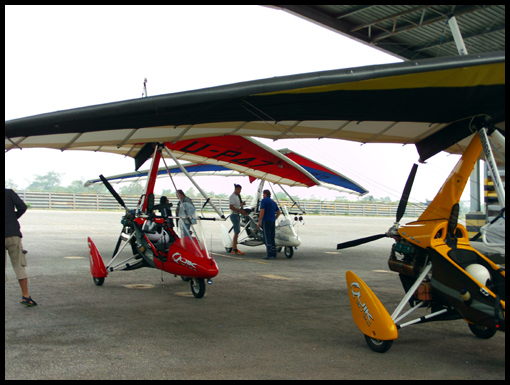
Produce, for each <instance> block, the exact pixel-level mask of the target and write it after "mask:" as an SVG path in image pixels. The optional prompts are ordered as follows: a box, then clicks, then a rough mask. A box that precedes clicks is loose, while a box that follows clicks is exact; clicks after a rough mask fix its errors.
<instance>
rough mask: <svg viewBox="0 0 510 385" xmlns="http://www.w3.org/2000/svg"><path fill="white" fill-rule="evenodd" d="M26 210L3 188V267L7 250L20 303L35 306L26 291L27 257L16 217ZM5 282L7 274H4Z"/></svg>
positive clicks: (12, 191)
mask: <svg viewBox="0 0 510 385" xmlns="http://www.w3.org/2000/svg"><path fill="white" fill-rule="evenodd" d="M25 211H27V205H26V204H25V202H23V201H22V200H21V198H20V197H19V196H18V194H16V193H15V192H14V190H11V189H7V188H6V189H5V267H7V252H9V257H10V259H11V264H12V267H13V269H14V272H15V273H16V278H17V279H18V282H19V285H20V287H21V295H22V298H21V302H20V303H21V304H22V305H25V306H37V303H36V302H35V301H34V300H33V299H32V297H30V294H29V293H28V276H27V273H26V271H25V267H26V266H27V259H26V257H25V253H24V252H23V248H22V246H21V237H22V235H21V231H20V225H19V222H18V219H19V218H20V217H21V216H22V215H23V214H24V213H25ZM5 282H7V274H6V275H5Z"/></svg>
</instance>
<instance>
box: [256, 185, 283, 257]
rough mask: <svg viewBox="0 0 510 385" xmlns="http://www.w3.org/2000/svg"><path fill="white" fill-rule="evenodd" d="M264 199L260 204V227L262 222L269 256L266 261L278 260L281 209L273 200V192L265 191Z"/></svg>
mask: <svg viewBox="0 0 510 385" xmlns="http://www.w3.org/2000/svg"><path fill="white" fill-rule="evenodd" d="M263 194H264V199H262V202H260V212H259V222H258V227H260V224H261V222H262V231H263V235H264V243H265V244H266V250H267V255H266V256H265V257H264V259H275V258H276V242H275V231H276V225H275V223H276V220H277V219H278V217H279V216H280V209H279V208H278V205H277V204H276V202H275V201H273V200H272V199H271V191H269V190H264V191H263Z"/></svg>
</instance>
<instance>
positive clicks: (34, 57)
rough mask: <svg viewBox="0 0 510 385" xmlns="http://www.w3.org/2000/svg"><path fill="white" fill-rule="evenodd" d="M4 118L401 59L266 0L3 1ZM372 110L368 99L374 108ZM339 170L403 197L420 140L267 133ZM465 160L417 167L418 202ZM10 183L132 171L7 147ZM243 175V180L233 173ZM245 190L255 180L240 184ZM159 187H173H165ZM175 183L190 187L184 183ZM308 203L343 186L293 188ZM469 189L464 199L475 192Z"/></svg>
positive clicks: (226, 186)
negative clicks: (224, 2)
mask: <svg viewBox="0 0 510 385" xmlns="http://www.w3.org/2000/svg"><path fill="white" fill-rule="evenodd" d="M5 13H6V14H5V34H6V37H5V99H6V101H5V119H6V120H9V119H15V118H21V117H25V116H30V115H36V114H40V113H46V112H52V111H57V110H65V109H69V108H74V107H83V106H88V105H94V104H101V103H109V102H115V101H120V100H127V99H133V98H139V97H141V96H142V91H143V80H144V78H147V79H148V83H147V91H148V95H149V96H154V95H159V94H167V93H173V92H178V91H187V90H192V89H199V88H205V87H211V86H217V85H222V84H230V83H237V82H241V81H247V80H255V79H263V78H269V77H274V76H283V75H292V74H298V73H305V72H315V71H323V70H332V69H339V68H348V67H357V66H364V65H373V64H384V63H396V62H399V61H401V60H400V59H398V58H395V57H393V56H390V55H387V54H385V53H382V52H380V51H378V50H375V49H373V48H370V47H367V46H365V45H363V44H361V43H356V42H354V41H353V40H350V39H348V38H346V37H343V36H341V35H339V34H337V33H335V32H332V31H329V30H327V29H325V28H322V27H319V26H317V25H315V24H313V23H310V22H307V21H305V20H303V19H300V18H298V17H296V16H292V15H290V14H288V13H286V12H283V11H278V10H274V9H271V8H266V7H261V6H199V7H194V6H6V7H5ZM367 108H369V106H367ZM262 141H263V143H265V144H266V145H268V146H270V147H272V148H274V149H280V148H286V147H287V148H290V149H292V150H294V151H296V152H298V153H301V154H303V155H305V156H307V157H309V158H312V159H314V160H316V161H318V162H321V163H323V164H325V165H327V166H328V167H331V168H333V169H335V170H337V171H339V172H341V173H343V174H344V175H346V176H347V177H349V178H351V179H353V180H354V181H356V182H358V183H359V184H361V185H362V186H363V187H365V188H367V189H368V190H369V191H370V193H369V194H371V195H373V196H375V197H385V196H390V197H391V198H392V200H397V199H399V198H400V194H401V191H402V189H403V187H404V184H405V181H406V179H407V175H408V174H409V172H410V170H411V166H412V164H413V162H416V161H417V160H418V153H417V151H416V148H415V147H414V145H408V146H402V145H390V144H382V145H378V144H366V145H360V144H359V143H353V142H346V141H339V140H329V139H323V140H316V139H314V140H312V139H307V140H296V139H294V140H279V141H276V142H273V141H272V140H262ZM458 159H459V156H456V155H448V154H446V153H440V154H438V155H436V156H434V157H433V158H432V159H430V160H429V161H428V163H427V164H425V165H420V167H419V169H418V174H417V177H416V180H415V184H414V186H413V190H412V192H411V202H420V201H424V200H425V199H432V198H433V197H434V196H435V194H436V193H437V191H438V189H439V188H440V187H441V185H442V183H443V182H444V180H445V178H446V176H447V175H448V174H449V173H450V171H451V169H452V168H453V166H454V165H455V164H456V162H457V161H458ZM5 161H6V162H5V163H6V166H5V178H6V179H12V180H13V181H14V182H15V183H16V184H17V185H18V187H19V188H20V189H21V188H23V187H26V186H27V185H28V181H29V180H32V179H33V178H34V175H44V174H46V173H47V172H48V171H52V170H53V171H56V172H61V173H64V180H63V185H68V184H70V183H71V182H72V181H73V180H76V179H83V180H88V179H93V178H97V176H98V175H99V174H101V173H102V174H104V175H113V174H120V173H124V172H129V171H133V169H134V161H133V159H131V158H124V157H122V156H119V155H113V154H103V153H90V152H80V151H66V152H60V151H56V150H43V149H24V150H21V151H20V150H11V151H9V152H7V153H6V154H5ZM198 181H199V183H200V184H201V185H203V188H204V189H205V190H207V191H211V190H215V191H216V192H225V193H231V192H232V191H233V186H232V184H233V183H234V179H232V178H228V179H221V178H220V179H218V178H217V177H215V178H199V179H198ZM236 181H237V182H239V180H236ZM240 181H241V183H242V184H243V186H244V189H243V192H244V193H246V194H253V193H254V191H255V189H256V185H255V184H254V185H250V184H249V182H248V179H247V178H243V179H241V180H240ZM158 184H159V188H157V189H156V192H158V191H161V189H162V188H169V186H170V183H169V182H168V181H167V182H158ZM178 184H179V186H178V188H182V189H183V190H186V189H188V188H189V187H190V186H191V184H190V183H189V182H188V181H187V180H185V179H184V178H180V179H178ZM289 192H291V194H293V195H299V196H300V197H302V198H306V197H310V196H311V195H314V196H315V197H322V198H325V199H334V197H335V196H337V195H341V194H340V193H338V192H334V191H329V190H325V189H323V188H317V187H314V188H310V189H305V188H293V189H291V190H290V191H289ZM468 193H469V188H467V189H466V192H465V194H464V196H463V199H469V196H468Z"/></svg>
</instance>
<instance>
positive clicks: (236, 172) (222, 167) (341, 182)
mask: <svg viewBox="0 0 510 385" xmlns="http://www.w3.org/2000/svg"><path fill="white" fill-rule="evenodd" d="M166 145H168V147H169V149H170V150H171V151H172V153H173V154H174V156H175V157H176V158H178V159H181V160H188V161H191V162H193V163H188V164H184V165H183V166H184V167H185V168H186V171H188V173H190V175H192V176H203V175H221V176H242V175H247V176H249V177H250V179H251V180H254V179H264V180H267V181H270V182H273V183H278V184H283V185H287V186H301V187H311V186H322V187H325V188H329V189H333V190H337V191H341V192H346V193H350V194H357V195H364V194H366V193H367V192H368V191H367V190H366V189H365V188H363V187H362V186H360V185H359V184H357V183H355V182H353V181H352V180H351V179H349V178H347V177H345V176H344V175H342V174H340V173H338V172H336V171H333V170H331V169H329V168H327V167H325V166H323V165H321V164H319V163H317V162H314V161H312V160H310V159H308V158H305V157H304V156H301V155H299V154H297V153H295V152H292V151H290V150H288V149H285V150H280V151H275V150H273V149H271V148H269V147H267V146H265V145H263V144H262V143H260V142H258V141H256V140H255V139H252V138H243V137H238V136H232V135H227V136H223V137H211V138H199V139H190V140H185V141H180V142H177V143H175V144H171V143H166ZM163 155H165V154H164V152H163ZM140 165H141V164H140ZM169 171H170V173H172V174H178V173H182V171H181V169H180V168H179V167H169ZM147 174H148V171H135V172H132V173H126V174H121V175H115V176H111V177H109V178H107V179H108V180H109V181H111V182H118V183H119V182H121V181H125V180H126V179H132V178H144V177H147ZM158 175H159V176H164V175H167V170H166V168H165V167H162V168H160V169H159V170H158ZM97 182H100V180H99V179H97V180H91V181H87V182H86V183H85V186H89V185H91V184H93V183H97Z"/></svg>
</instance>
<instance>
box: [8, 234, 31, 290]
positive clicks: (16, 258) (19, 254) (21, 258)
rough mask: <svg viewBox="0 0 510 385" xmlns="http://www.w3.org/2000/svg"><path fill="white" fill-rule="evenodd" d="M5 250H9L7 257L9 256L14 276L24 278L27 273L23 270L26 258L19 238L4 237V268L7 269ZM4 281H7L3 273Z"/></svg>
mask: <svg viewBox="0 0 510 385" xmlns="http://www.w3.org/2000/svg"><path fill="white" fill-rule="evenodd" d="M7 252H9V257H10V258H11V264H12V268H13V269H14V272H15V273H16V278H17V279H18V280H20V279H26V278H28V276H27V273H26V271H25V267H26V266H27V259H26V257H25V254H23V249H22V247H21V238H20V237H17V236H14V237H6V238H5V268H6V269H7ZM5 282H7V274H5Z"/></svg>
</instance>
